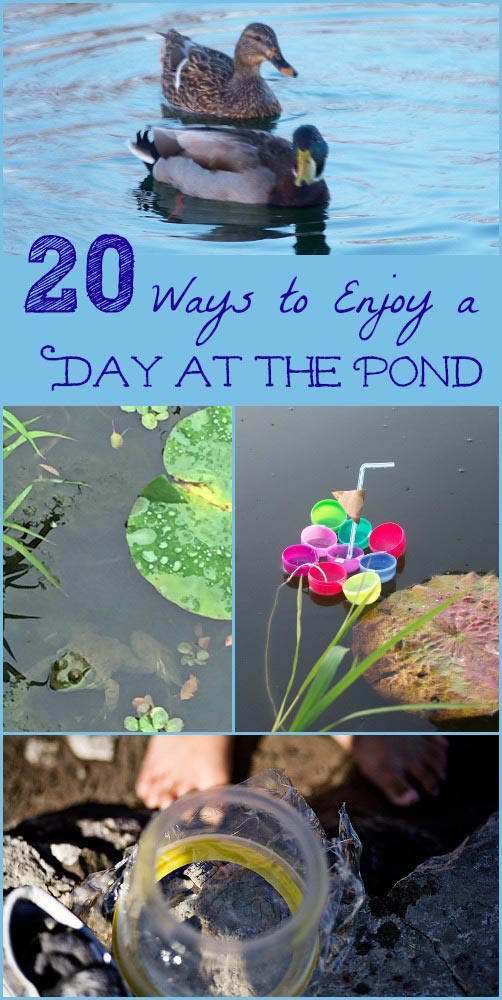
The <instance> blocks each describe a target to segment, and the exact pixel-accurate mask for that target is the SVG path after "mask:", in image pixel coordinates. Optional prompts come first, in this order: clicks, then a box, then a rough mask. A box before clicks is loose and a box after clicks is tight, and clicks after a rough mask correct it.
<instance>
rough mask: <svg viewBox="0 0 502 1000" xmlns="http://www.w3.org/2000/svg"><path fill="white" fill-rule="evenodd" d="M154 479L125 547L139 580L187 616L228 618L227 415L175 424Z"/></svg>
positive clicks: (201, 413) (203, 414) (215, 411)
mask: <svg viewBox="0 0 502 1000" xmlns="http://www.w3.org/2000/svg"><path fill="white" fill-rule="evenodd" d="M164 464H165V467H166V470H167V472H168V473H169V474H170V475H172V476H173V477H175V478H176V480H177V483H176V485H174V484H173V483H172V482H170V481H169V480H168V479H167V477H165V476H159V477H157V479H154V480H153V481H152V482H151V483H149V484H148V486H146V487H145V488H144V489H143V490H142V492H141V494H140V496H139V497H138V499H137V501H136V503H135V504H134V507H133V509H132V511H131V514H130V516H129V520H128V522H127V542H128V545H129V549H130V552H131V556H132V558H133V560H134V562H135V563H136V566H137V568H138V569H139V571H140V573H142V574H143V576H144V577H145V578H146V579H147V580H148V581H149V582H150V583H151V584H152V585H153V586H154V587H155V588H156V589H157V590H158V591H159V592H160V593H161V594H162V596H163V597H166V598H167V599H168V600H170V601H173V602H174V603H175V604H179V605H180V607H182V608H185V609H186V610H187V611H191V612H193V613H194V614H198V615H203V616H204V617H207V618H218V619H228V618H231V615H232V564H231V551H232V514H231V506H232V500H231V497H232V416H231V410H230V408H229V407H225V406H212V407H206V408H204V409H202V410H198V411H197V412H196V413H192V414H190V416H188V417H185V419H184V420H181V421H180V422H179V423H178V424H177V426H176V427H175V428H174V429H173V431H172V432H171V434H170V435H169V438H168V440H167V444H166V446H165V449H164Z"/></svg>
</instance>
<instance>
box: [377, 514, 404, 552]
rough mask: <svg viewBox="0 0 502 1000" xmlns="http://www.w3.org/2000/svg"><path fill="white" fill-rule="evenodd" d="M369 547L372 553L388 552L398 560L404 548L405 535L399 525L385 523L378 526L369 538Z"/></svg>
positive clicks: (390, 522) (391, 522)
mask: <svg viewBox="0 0 502 1000" xmlns="http://www.w3.org/2000/svg"><path fill="white" fill-rule="evenodd" d="M369 546H370V549H371V551H372V552H389V553H390V555H391V556H395V557H396V559H399V556H401V555H402V554H403V552H404V550H405V548H406V533H405V531H404V528H402V527H401V525H400V524H394V522H393V521H387V522H386V523H385V524H378V525H377V527H376V528H373V531H372V532H371V533H370V536H369Z"/></svg>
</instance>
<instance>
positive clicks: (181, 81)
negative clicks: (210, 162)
mask: <svg viewBox="0 0 502 1000" xmlns="http://www.w3.org/2000/svg"><path fill="white" fill-rule="evenodd" d="M266 59H268V60H269V61H270V62H271V63H272V65H273V66H275V67H276V69H278V70H279V71H280V72H281V73H284V75H285V76H297V75H298V74H297V72H296V70H294V69H293V67H292V66H290V65H289V63H287V62H286V60H285V59H284V56H283V54H282V52H281V50H280V48H279V42H278V41H277V36H276V34H275V31H272V28H269V27H267V25H266V24H248V26H247V28H245V29H244V31H243V32H242V34H241V36H240V38H239V40H238V42H237V45H236V47H235V53H234V58H233V59H231V58H230V56H227V55H225V54H224V53H223V52H218V51H217V50H216V49H209V48H206V46H204V45H197V44H196V43H195V42H192V41H191V39H190V38H187V37H186V36H185V35H180V34H179V32H177V31H175V30H174V28H173V29H171V30H170V31H167V32H166V33H165V34H164V43H163V48H162V56H161V60H162V92H163V94H164V97H165V98H166V100H167V101H169V104H170V105H171V106H172V107H173V108H176V109H178V110H180V111H185V112H191V113H193V114H199V115H204V116H205V117H207V118H239V119H242V120H245V119H246V118H247V119H251V118H277V116H278V115H279V114H280V112H281V105H280V104H279V101H278V100H277V98H276V96H275V94H274V93H273V92H272V90H271V89H270V87H269V86H268V84H266V83H265V80H264V79H263V77H262V76H261V74H260V66H261V64H262V62H264V61H265V60H266Z"/></svg>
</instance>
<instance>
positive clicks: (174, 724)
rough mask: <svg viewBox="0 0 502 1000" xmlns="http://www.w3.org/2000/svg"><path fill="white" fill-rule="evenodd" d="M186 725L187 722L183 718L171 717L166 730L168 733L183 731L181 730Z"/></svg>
mask: <svg viewBox="0 0 502 1000" xmlns="http://www.w3.org/2000/svg"><path fill="white" fill-rule="evenodd" d="M184 727H185V723H184V722H183V719H169V722H168V723H167V726H166V730H167V732H168V733H181V730H182V729H184Z"/></svg>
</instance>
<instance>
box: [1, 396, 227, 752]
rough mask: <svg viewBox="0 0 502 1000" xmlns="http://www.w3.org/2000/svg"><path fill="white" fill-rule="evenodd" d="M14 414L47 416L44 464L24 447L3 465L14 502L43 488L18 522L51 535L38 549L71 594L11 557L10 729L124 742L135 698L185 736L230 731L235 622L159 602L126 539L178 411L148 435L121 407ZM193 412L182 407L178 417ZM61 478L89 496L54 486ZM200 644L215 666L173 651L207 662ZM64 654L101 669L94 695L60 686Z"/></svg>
mask: <svg viewBox="0 0 502 1000" xmlns="http://www.w3.org/2000/svg"><path fill="white" fill-rule="evenodd" d="M14 412H15V414H16V416H17V417H19V418H20V419H22V420H23V421H28V420H30V419H31V418H32V417H39V420H38V421H37V423H36V425H33V426H36V427H37V428H40V429H42V430H45V431H48V432H49V436H48V437H47V438H44V439H39V442H38V443H39V445H40V447H41V449H42V451H43V457H40V456H38V455H36V454H35V452H34V451H33V450H32V449H31V448H30V446H29V445H28V444H23V445H22V446H21V447H19V448H18V449H17V450H16V451H14V452H13V453H12V454H11V455H10V456H9V457H8V458H7V459H6V460H5V462H4V496H5V501H4V502H5V503H6V504H9V503H11V501H12V500H13V498H14V497H16V496H17V495H18V494H19V492H20V491H21V490H22V489H23V488H24V487H25V486H26V485H27V484H29V483H34V485H33V488H32V490H31V493H30V494H29V496H27V497H26V500H25V501H24V503H23V504H22V505H21V507H19V508H18V509H17V510H16V512H15V515H13V518H14V517H15V519H16V520H17V521H18V522H21V523H22V524H25V525H28V526H29V527H31V528H32V529H33V530H35V531H37V532H38V533H39V534H42V535H43V536H44V537H45V539H46V540H45V541H43V542H41V543H40V544H38V545H37V546H36V548H35V549H34V550H33V551H34V554H35V555H36V557H38V558H39V559H40V560H41V561H42V562H43V563H44V565H45V566H46V567H47V568H48V569H49V571H50V572H51V573H52V574H53V575H54V576H55V577H57V579H58V580H59V581H60V583H61V587H62V590H58V589H56V587H54V586H53V585H51V583H49V582H48V581H47V580H46V579H45V578H44V577H43V576H42V575H41V573H40V572H39V571H38V570H37V569H36V568H34V567H30V566H29V564H28V563H27V562H26V560H25V559H23V557H22V556H21V555H20V554H19V553H16V552H13V551H12V549H8V548H4V581H5V602H4V615H5V643H6V646H5V648H4V654H5V656H4V663H5V665H4V679H5V680H6V682H7V683H6V691H5V693H6V699H5V715H4V728H5V730H6V731H22V730H25V731H26V730H31V731H36V730H41V731H47V732H52V731H65V730H70V731H71V730H76V731H82V730H83V731H86V730H89V731H98V732H102V731H123V728H124V718H125V717H126V716H128V715H133V716H134V715H135V711H134V708H133V706H132V700H133V699H134V698H137V697H140V696H144V695H147V694H149V695H151V697H152V699H153V701H154V703H155V705H158V706H162V707H163V708H165V709H167V711H168V713H169V715H170V716H171V718H180V717H181V718H182V719H183V720H184V723H185V729H186V730H191V731H197V730H202V731H206V730H209V731H211V730H216V731H219V730H224V729H228V728H230V727H231V719H232V714H231V706H232V692H231V649H230V647H226V646H225V640H226V638H227V636H228V634H229V633H230V631H231V623H230V622H226V621H215V620H212V619H208V618H201V617H198V616H197V615H194V614H190V613H189V612H187V611H184V610H183V609H182V608H180V607H178V606H177V605H175V604H173V603H171V602H170V601H168V600H166V599H165V598H164V597H162V596H161V595H160V594H159V593H158V592H157V591H156V590H155V589H154V587H153V586H152V585H151V584H150V583H148V582H147V581H146V580H145V579H144V578H143V577H142V576H141V575H140V573H139V572H138V570H137V568H136V566H135V564H134V562H133V560H132V559H131V556H130V554H129V548H128V545H127V542H126V535H125V523H126V521H127V518H128V516H129V514H130V511H131V508H132V506H133V504H134V502H135V500H136V498H137V496H138V494H139V493H140V491H141V490H142V489H143V487H145V486H146V484H147V483H149V482H150V481H151V480H152V479H154V478H155V477H156V476H160V475H162V474H163V472H164V466H163V462H162V452H163V447H164V444H165V441H166V436H167V435H168V434H169V432H170V431H171V429H172V428H173V427H174V426H175V424H176V423H177V421H178V420H179V419H180V414H179V413H178V412H177V411H175V410H171V413H170V417H169V420H168V421H166V422H162V423H159V424H158V425H157V427H156V429H155V430H147V429H146V428H144V427H142V426H141V424H140V418H139V416H138V414H137V413H124V412H122V411H121V410H120V408H119V407H107V408H98V407H96V408H94V407H70V408H65V407H52V408H47V407H16V408H15V410H14ZM190 412H192V410H191V408H189V407H184V408H183V409H182V411H181V417H184V416H186V415H188V414H189V413H190ZM113 428H115V432H116V433H118V432H119V433H122V435H123V445H122V447H119V448H112V447H111V444H110V436H111V434H112V432H113ZM126 428H130V429H129V430H128V431H127V433H124V432H125V431H126ZM50 433H60V434H65V435H67V436H68V438H69V439H70V440H63V439H61V438H57V437H51V436H50ZM44 466H45V468H44ZM51 470H52V471H51ZM57 473H59V478H60V479H64V480H70V481H73V482H75V481H77V482H83V483H85V484H87V485H85V486H75V485H70V484H60V483H59V484H56V483H55V482H54V479H55V478H56V474H57ZM14 534H15V536H16V537H21V536H20V535H19V534H18V533H14ZM23 540H24V541H28V539H23ZM196 629H197V631H196ZM200 637H208V639H207V640H205V641H204V643H203V645H204V648H205V650H206V652H208V654H209V656H208V657H207V659H206V658H204V662H203V663H201V664H199V663H197V664H196V666H190V665H188V664H182V663H181V655H180V652H178V651H177V646H178V645H179V644H180V643H187V644H188V645H190V646H192V647H193V648H194V650H195V651H197V650H198V648H199V646H198V642H199V638H200ZM67 647H70V649H72V651H73V653H74V654H75V656H78V655H81V656H83V657H87V659H88V660H90V659H92V662H93V666H94V668H95V676H94V677H93V683H92V687H90V688H88V689H86V687H85V686H83V687H82V686H70V687H69V688H67V689H60V690H57V689H52V688H51V687H50V685H49V683H48V680H49V675H50V674H49V672H50V665H51V661H54V660H55V658H56V656H57V654H58V651H60V650H63V649H65V648H67ZM159 661H160V662H159ZM70 666H71V664H70ZM73 666H75V667H77V666H78V664H77V663H76V661H75V663H74V664H73ZM152 667H153V668H154V669H152ZM191 674H192V675H195V676H196V677H197V679H198V682H199V686H198V690H196V692H195V693H194V695H193V697H191V698H189V699H183V700H181V698H180V690H181V689H180V683H184V681H185V680H187V679H188V678H189V676H190V675H191ZM23 679H26V681H28V684H29V685H30V686H29V687H28V688H27V687H26V684H25V682H24V680H23ZM20 682H21V683H20ZM35 682H36V683H35ZM107 696H108V702H107ZM110 700H111V702H114V701H115V702H116V704H115V706H113V705H112V706H110Z"/></svg>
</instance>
